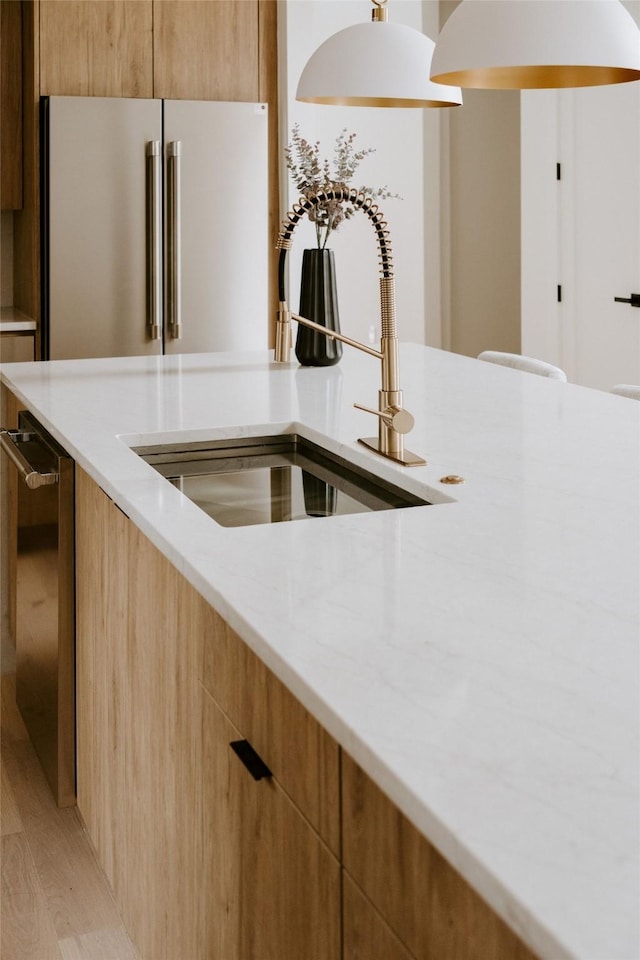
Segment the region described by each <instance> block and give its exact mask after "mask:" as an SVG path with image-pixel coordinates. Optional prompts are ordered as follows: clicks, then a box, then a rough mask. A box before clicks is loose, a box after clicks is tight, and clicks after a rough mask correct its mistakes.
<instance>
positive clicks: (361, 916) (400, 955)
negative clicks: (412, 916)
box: [342, 872, 413, 960]
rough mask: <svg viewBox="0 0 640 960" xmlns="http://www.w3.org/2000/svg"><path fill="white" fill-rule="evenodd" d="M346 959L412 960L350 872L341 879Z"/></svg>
mask: <svg viewBox="0 0 640 960" xmlns="http://www.w3.org/2000/svg"><path fill="white" fill-rule="evenodd" d="M342 898H343V907H342V918H343V937H344V954H343V960H413V958H412V956H411V954H410V953H409V952H408V951H407V950H406V949H405V947H404V946H403V945H402V943H400V941H399V940H398V938H397V937H396V935H395V934H394V932H393V931H392V930H391V929H390V927H389V926H388V925H387V924H386V923H385V921H384V920H383V919H382V917H381V916H380V914H379V913H378V911H377V910H376V908H375V907H374V906H372V905H371V903H370V902H369V901H368V900H367V898H366V897H365V895H364V894H363V892H362V890H360V888H359V887H358V886H356V884H355V883H354V882H353V880H352V879H351V877H350V876H349V874H348V873H346V872H345V873H344V874H343V879H342Z"/></svg>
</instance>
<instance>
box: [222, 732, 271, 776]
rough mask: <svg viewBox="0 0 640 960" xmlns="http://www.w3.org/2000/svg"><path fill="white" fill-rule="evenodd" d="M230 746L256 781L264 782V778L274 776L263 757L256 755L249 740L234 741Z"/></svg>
mask: <svg viewBox="0 0 640 960" xmlns="http://www.w3.org/2000/svg"><path fill="white" fill-rule="evenodd" d="M229 746H230V747H231V749H232V750H233V752H234V753H235V754H236V755H237V756H238V757H239V758H240V760H242V762H243V763H244V765H245V767H246V768H247V770H248V771H249V773H250V774H251V776H252V777H253V779H254V780H262V778H263V777H271V776H273V774H272V773H271V770H269V767H268V766H267V765H266V763H265V762H264V760H263V759H262V757H260V756H259V755H258V754H257V753H256V751H255V750H254V749H253V747H252V746H251V744H250V743H249V741H248V740H233V741H232V742H231V743H230V744H229Z"/></svg>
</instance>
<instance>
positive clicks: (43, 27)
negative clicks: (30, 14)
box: [40, 0, 153, 97]
mask: <svg viewBox="0 0 640 960" xmlns="http://www.w3.org/2000/svg"><path fill="white" fill-rule="evenodd" d="M152 29H153V2H152V0H100V2H99V3H96V2H95V0H40V93H41V94H43V95H48V96H54V95H60V96H76V97H153V34H152Z"/></svg>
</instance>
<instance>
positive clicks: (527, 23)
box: [431, 0, 640, 90]
mask: <svg viewBox="0 0 640 960" xmlns="http://www.w3.org/2000/svg"><path fill="white" fill-rule="evenodd" d="M431 78H432V80H434V81H436V82H437V83H446V84H450V83H455V84H459V85H460V86H461V87H474V88H478V89H511V90H518V89H520V90H523V89H529V88H545V87H589V86H596V85H599V84H610V83H624V82H626V81H629V80H638V79H640V30H639V29H638V27H637V25H636V23H635V21H634V19H633V17H632V16H631V14H630V13H629V12H628V11H627V10H625V8H624V7H623V5H622V4H621V3H620V2H619V0H462V2H461V3H460V4H459V6H458V7H456V9H455V10H454V11H453V13H452V14H451V16H450V17H449V19H448V20H447V22H446V23H445V25H444V27H443V29H442V33H441V34H440V37H439V39H438V42H437V44H436V49H435V53H434V55H433V59H432V62H431Z"/></svg>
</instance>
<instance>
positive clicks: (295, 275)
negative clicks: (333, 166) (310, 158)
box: [280, 0, 441, 346]
mask: <svg viewBox="0 0 640 960" xmlns="http://www.w3.org/2000/svg"><path fill="white" fill-rule="evenodd" d="M371 9H372V5H371V0H287V3H286V4H284V3H283V4H281V7H280V30H281V34H280V51H281V54H280V56H281V75H280V90H281V143H282V144H283V146H284V144H286V143H287V142H288V141H289V140H290V134H291V128H292V126H293V124H294V123H295V122H298V123H299V125H300V131H301V134H302V135H303V136H304V137H305V138H306V139H307V140H310V141H315V140H320V144H321V152H322V155H323V156H325V155H326V156H328V157H329V158H331V157H332V153H333V146H334V143H335V138H336V136H337V135H338V134H339V133H340V131H341V130H342V129H343V128H346V129H347V130H348V131H349V132H355V133H357V140H356V144H357V145H358V146H360V147H374V148H375V150H376V153H374V154H372V155H371V156H369V157H366V158H365V159H364V160H363V161H362V164H361V166H360V168H359V170H358V173H357V174H356V181H355V182H354V184H353V185H354V186H361V185H363V184H367V185H369V186H373V187H378V186H382V185H383V184H386V185H387V186H388V188H389V189H390V190H391V192H392V193H399V194H401V196H402V197H403V199H402V200H385V201H383V202H381V204H380V206H381V209H382V210H383V212H384V214H385V216H386V219H387V221H388V223H389V229H390V234H391V245H392V249H393V253H394V261H395V278H396V305H397V318H398V334H399V337H400V339H401V340H404V341H414V342H420V343H424V342H428V343H430V344H432V345H434V346H439V345H440V325H441V320H440V266H439V231H440V226H439V203H440V201H439V176H440V174H439V118H438V116H437V115H438V114H439V113H440V112H441V111H439V110H415V109H384V108H369V107H336V106H323V105H317V104H308V103H298V102H296V100H295V92H296V87H297V83H298V79H299V76H300V74H301V72H302V70H303V68H304V65H305V63H306V62H307V60H308V59H309V57H310V56H311V54H312V53H313V52H314V50H315V49H316V48H317V47H318V46H319V45H320V44H321V43H322V42H323V41H324V40H326V39H327V37H329V36H331V34H333V33H336V32H337V31H338V30H341V29H343V28H344V27H347V26H350V25H351V24H354V23H361V22H367V21H368V20H370V18H371ZM388 10H389V19H390V20H393V21H394V22H397V23H404V24H406V25H407V26H410V27H414V28H415V29H418V30H422V31H423V32H425V33H427V34H428V35H430V36H431V37H432V38H433V39H435V33H436V30H437V23H438V4H437V0H425V2H423V0H393V2H392V3H390V4H389V5H388ZM283 163H284V156H283ZM283 177H286V180H285V179H283V187H286V189H283V191H282V196H283V198H284V202H285V203H286V209H289V208H290V206H291V204H292V203H293V202H294V201H295V200H296V199H297V191H296V190H295V188H293V187H292V185H291V181H290V178H289V177H288V174H287V171H286V170H284V173H283ZM282 212H283V215H284V214H285V212H286V210H283V211H282ZM308 246H315V234H314V230H313V227H312V225H311V224H310V223H309V222H308V221H304V222H303V223H301V224H300V225H299V226H298V227H297V228H296V234H295V239H294V246H293V249H292V251H291V253H290V254H289V264H290V289H289V302H290V304H291V307H292V308H293V309H294V310H297V308H298V303H299V277H300V263H301V257H302V250H303V249H304V248H305V247H308ZM329 246H331V247H332V248H333V249H334V251H335V257H336V270H337V274H338V296H339V305H340V322H341V327H342V330H343V332H344V333H346V334H348V335H349V336H354V337H356V338H357V339H360V340H364V341H365V342H368V341H369V340H370V339H371V333H372V328H373V331H374V335H373V339H375V340H377V339H378V338H379V335H380V330H379V321H380V307H379V283H378V277H379V273H378V257H377V245H376V240H375V233H374V231H373V229H372V227H371V225H370V223H369V221H368V218H367V217H365V216H364V215H363V214H361V213H357V214H356V216H355V217H354V218H353V219H351V220H350V221H348V222H346V223H343V224H342V226H341V227H340V229H339V230H338V231H337V233H336V234H335V235H333V236H332V238H331V239H330V241H329Z"/></svg>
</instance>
